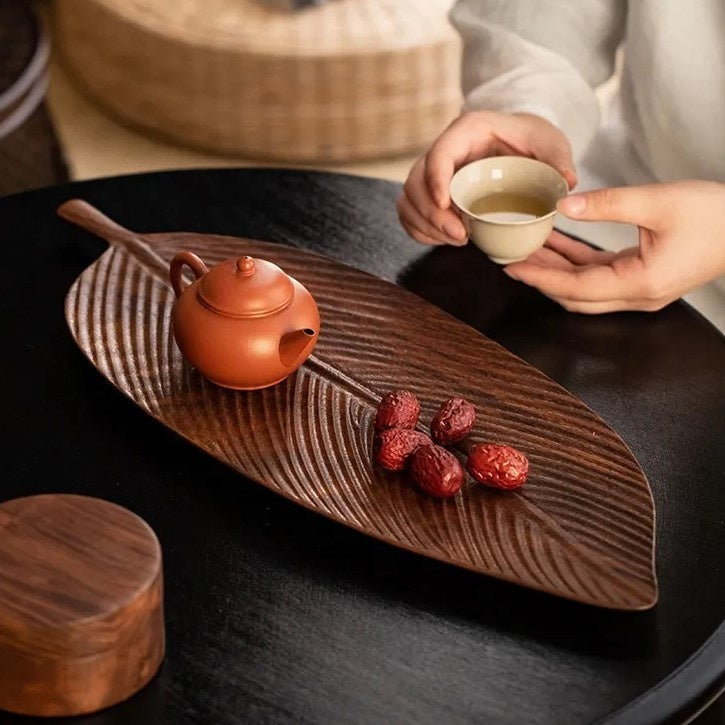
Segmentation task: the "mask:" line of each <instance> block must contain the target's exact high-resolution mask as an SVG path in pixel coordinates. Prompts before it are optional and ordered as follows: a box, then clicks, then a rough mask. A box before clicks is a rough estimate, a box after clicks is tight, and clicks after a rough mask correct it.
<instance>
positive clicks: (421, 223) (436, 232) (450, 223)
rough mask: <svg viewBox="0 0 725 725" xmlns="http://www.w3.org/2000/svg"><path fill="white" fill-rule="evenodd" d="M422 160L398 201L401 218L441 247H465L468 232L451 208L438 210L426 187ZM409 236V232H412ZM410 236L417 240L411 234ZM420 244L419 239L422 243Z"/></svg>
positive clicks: (410, 176) (415, 165) (415, 166)
mask: <svg viewBox="0 0 725 725" xmlns="http://www.w3.org/2000/svg"><path fill="white" fill-rule="evenodd" d="M423 164H424V160H423V159H418V161H417V162H416V163H415V164H414V165H413V168H412V169H411V170H410V174H408V179H407V180H406V182H405V185H404V187H403V196H402V197H401V199H400V200H399V201H398V215H399V216H400V219H401V222H403V226H405V227H406V231H409V230H408V228H409V227H410V228H412V229H415V230H417V231H418V232H420V233H421V234H423V235H425V236H427V237H430V238H432V239H435V240H436V243H438V244H457V245H463V244H465V243H466V241H467V235H466V229H465V227H464V226H463V222H461V220H460V218H459V217H458V215H457V214H456V213H455V212H454V211H453V210H452V209H441V208H439V207H438V206H437V205H436V203H435V202H434V201H433V199H432V198H431V197H430V194H429V193H428V189H427V187H426V185H425V180H424V170H423ZM409 233H410V231H409ZM411 236H413V237H414V238H416V239H417V238H418V237H416V236H415V235H414V234H412V233H411ZM419 241H420V240H419Z"/></svg>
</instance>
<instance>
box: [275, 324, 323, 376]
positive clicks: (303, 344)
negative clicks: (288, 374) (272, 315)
mask: <svg viewBox="0 0 725 725" xmlns="http://www.w3.org/2000/svg"><path fill="white" fill-rule="evenodd" d="M316 335H317V333H316V332H315V330H313V329H312V328H310V327H304V328H302V329H301V330H293V331H292V332H287V333H285V334H284V335H282V339H281V340H280V341H279V359H280V360H281V361H282V365H284V366H286V367H289V366H290V365H293V364H294V363H295V362H297V361H298V360H299V359H300V357H301V356H302V355H303V353H304V352H305V351H306V350H308V349H309V348H310V346H311V345H312V343H313V342H314V340H315V337H316Z"/></svg>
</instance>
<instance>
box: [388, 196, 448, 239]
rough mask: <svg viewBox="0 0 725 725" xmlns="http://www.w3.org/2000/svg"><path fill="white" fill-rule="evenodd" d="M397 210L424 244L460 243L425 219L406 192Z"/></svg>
mask: <svg viewBox="0 0 725 725" xmlns="http://www.w3.org/2000/svg"><path fill="white" fill-rule="evenodd" d="M397 210H398V217H399V218H400V223H401V224H402V225H403V228H404V229H405V231H406V232H408V234H409V235H410V236H411V237H413V239H415V240H417V241H419V242H421V243H423V244H453V243H455V244H459V242H457V241H456V242H453V241H452V240H451V239H449V238H448V237H447V236H445V235H444V234H443V233H441V232H440V231H439V230H438V229H436V228H435V227H434V226H433V225H432V224H430V223H429V222H428V221H427V220H426V219H424V218H423V217H422V216H421V214H420V213H419V212H418V210H417V209H416V208H415V207H414V206H413V204H412V203H411V202H410V199H408V197H407V196H406V195H405V194H402V195H401V196H400V198H399V199H398V203H397Z"/></svg>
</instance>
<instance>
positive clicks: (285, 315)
mask: <svg viewBox="0 0 725 725" xmlns="http://www.w3.org/2000/svg"><path fill="white" fill-rule="evenodd" d="M183 254H187V255H188V254H189V253H183ZM177 256H178V255H177ZM197 259H198V258H197ZM181 263H186V264H189V262H188V260H187V259H182V260H181ZM202 265H203V263H202ZM177 266H178V265H177ZM189 266H192V265H191V264H189ZM192 269H193V270H194V272H195V274H196V275H197V280H196V281H195V282H193V283H192V284H190V285H189V286H188V287H186V288H185V289H184V290H183V291H179V290H178V283H177V284H175V285H174V287H175V290H176V291H177V294H178V297H177V300H176V302H175V303H174V307H173V312H172V330H173V334H174V338H175V339H176V343H177V345H178V346H179V349H180V351H181V354H182V355H183V356H184V358H186V360H187V361H188V362H189V363H190V364H191V365H192V366H193V367H194V368H196V369H197V370H198V371H199V372H200V373H201V374H202V375H203V376H204V377H205V378H207V379H208V380H210V381H211V382H213V383H215V384H217V385H220V386H222V387H225V388H232V389H235V390H256V389H259V388H266V387H269V386H271V385H275V384H276V383H279V382H281V381H282V380H284V379H285V378H286V377H288V376H289V375H290V374H291V373H293V372H294V371H295V370H297V368H299V367H300V365H302V363H303V362H304V361H305V360H306V359H307V357H308V356H309V355H310V353H311V352H312V349H313V348H314V346H315V343H316V342H317V335H318V332H319V329H320V318H319V312H318V309H317V304H316V303H315V300H314V299H313V297H312V295H311V294H310V293H309V292H308V291H307V289H306V288H305V287H303V286H302V285H301V284H300V283H299V282H297V280H295V279H293V278H291V277H289V278H288V279H289V281H290V282H291V290H292V294H291V297H290V299H289V302H288V303H287V304H286V305H284V306H283V307H282V308H281V309H277V310H275V311H273V312H270V313H268V314H257V315H244V316H242V315H239V316H237V315H232V314H224V313H222V312H219V311H218V310H216V309H213V308H212V307H210V306H209V304H208V303H207V302H206V301H205V298H204V295H203V292H202V291H201V290H200V284H201V282H202V280H203V274H200V273H199V271H198V270H197V269H195V268H194V267H193V266H192ZM213 271H214V270H212V272H213ZM173 281H174V280H173V276H172V282H173ZM179 292H180V293H179Z"/></svg>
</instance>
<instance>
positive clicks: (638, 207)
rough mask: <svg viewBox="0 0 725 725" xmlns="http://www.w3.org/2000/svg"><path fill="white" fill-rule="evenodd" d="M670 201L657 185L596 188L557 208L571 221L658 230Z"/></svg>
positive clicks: (571, 196)
mask: <svg viewBox="0 0 725 725" xmlns="http://www.w3.org/2000/svg"><path fill="white" fill-rule="evenodd" d="M667 207H668V200H667V198H666V196H665V195H664V194H663V192H662V189H661V188H658V187H657V186H656V185H650V186H628V187H613V188H607V189H597V190H595V191H588V192H585V193H582V194H570V195H569V196H567V197H564V198H563V199H561V200H560V201H559V203H558V204H557V206H556V208H557V210H558V211H560V212H561V213H562V214H565V215H566V216H568V217H570V218H572V219H582V220H587V221H613V222H624V223H627V224H636V225H637V226H640V227H645V228H647V229H654V230H656V229H658V228H659V227H660V225H661V223H662V217H663V215H664V214H665V212H666V211H667Z"/></svg>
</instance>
